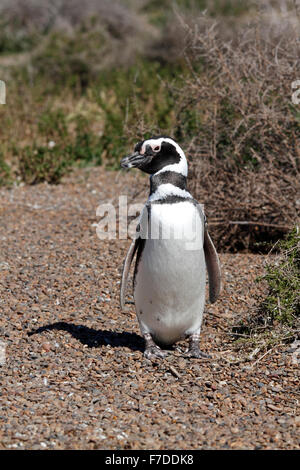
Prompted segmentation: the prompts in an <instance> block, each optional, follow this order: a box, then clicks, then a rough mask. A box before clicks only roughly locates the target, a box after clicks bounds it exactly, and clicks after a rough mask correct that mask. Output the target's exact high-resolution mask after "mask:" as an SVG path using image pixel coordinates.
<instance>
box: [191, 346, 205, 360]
mask: <svg viewBox="0 0 300 470" xmlns="http://www.w3.org/2000/svg"><path fill="white" fill-rule="evenodd" d="M185 356H186V357H195V358H197V359H201V358H203V359H211V356H210V355H209V354H205V353H204V352H202V351H200V349H199V346H193V347H192V348H189V349H188V350H187V352H186V353H185Z"/></svg>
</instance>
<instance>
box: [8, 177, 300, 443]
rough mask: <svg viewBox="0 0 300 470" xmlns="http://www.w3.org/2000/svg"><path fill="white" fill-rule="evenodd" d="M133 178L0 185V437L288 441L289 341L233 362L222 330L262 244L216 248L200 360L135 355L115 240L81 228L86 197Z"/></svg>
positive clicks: (103, 195) (294, 389) (130, 190)
mask: <svg viewBox="0 0 300 470" xmlns="http://www.w3.org/2000/svg"><path fill="white" fill-rule="evenodd" d="M137 184H138V189H140V188H143V185H145V186H146V185H147V180H146V179H138V180H137V179H136V175H134V174H132V173H129V174H126V175H125V174H121V173H118V174H116V173H105V172H104V171H103V170H102V169H93V170H90V171H88V170H85V171H82V170H80V171H78V173H76V174H74V175H73V176H72V177H71V178H70V179H69V180H66V181H65V182H64V184H62V185H59V186H49V185H46V184H42V185H38V186H35V187H20V188H15V189H12V190H3V189H2V190H1V191H0V197H1V206H0V217H1V226H0V241H1V256H0V309H1V317H0V339H1V340H2V342H3V343H4V344H5V346H6V362H5V363H3V364H2V366H0V373H1V410H0V422H1V425H0V446H1V445H2V447H3V448H9V449H11V448H13V449H14V448H16V449H48V448H49V449H71V448H74V449H93V448H100V449H101V448H103V449H124V448H125V449H176V448H181V449H199V448H203V449H212V448H217V449H223V448H225V449H226V448H227V449H242V448H244V449H254V448H274V449H295V448H299V441H300V439H299V435H300V432H299V430H300V428H299V425H300V418H299V398H300V394H299V367H298V366H297V361H295V360H294V357H293V354H292V352H291V350H290V346H288V345H285V346H279V347H277V348H274V349H273V350H272V351H271V352H270V353H269V354H267V355H266V356H263V352H259V353H258V354H257V356H256V357H255V360H253V361H252V362H247V361H245V356H243V355H242V353H241V352H239V351H238V350H237V349H236V348H235V347H234V345H233V343H232V336H231V334H230V333H231V326H232V324H234V323H235V322H237V321H238V320H239V319H240V318H242V316H244V315H247V313H248V312H249V309H250V308H251V306H252V305H253V303H254V302H255V301H254V296H255V295H256V294H257V293H259V291H258V289H260V288H261V287H259V286H258V284H256V283H254V279H255V278H256V276H257V275H259V274H261V273H262V271H263V261H264V257H262V256H258V255H245V254H238V255H229V254H226V255H221V261H222V265H223V272H224V276H225V287H224V292H223V295H222V297H221V299H220V300H219V301H218V302H217V304H215V305H214V306H211V305H209V304H208V305H207V308H206V317H205V323H204V326H203V331H202V337H201V347H202V350H203V351H205V352H207V353H209V354H210V355H211V356H212V359H210V360H205V361H204V360H196V359H189V360H188V359H185V358H183V356H182V354H181V352H180V350H176V351H173V352H171V353H170V355H169V356H168V357H167V359H165V360H163V361H162V362H161V363H159V364H152V363H150V362H149V361H147V360H145V359H144V358H143V354H142V351H143V340H142V339H141V337H140V335H139V329H138V326H137V321H136V319H135V315H134V312H133V309H132V308H130V309H129V312H128V313H123V314H121V313H120V310H119V300H118V289H119V283H120V272H121V263H122V260H123V258H124V255H125V252H126V249H127V247H128V243H129V241H128V240H116V241H100V240H99V239H98V238H97V237H96V234H95V223H96V222H97V221H98V220H97V217H96V208H97V206H98V204H99V203H100V202H107V200H109V201H111V202H113V203H116V202H117V199H118V196H119V195H120V194H128V195H129V196H130V198H134V195H135V194H136V189H135V188H136V187H137ZM146 194H147V189H145V190H144V191H143V193H142V194H140V196H139V199H140V200H143V199H145V195H146ZM3 343H2V344H3ZM184 347H185V343H181V344H179V348H181V349H182V350H183V349H184ZM256 361H258V362H256ZM2 362H4V361H3V360H2ZM297 413H298V416H297Z"/></svg>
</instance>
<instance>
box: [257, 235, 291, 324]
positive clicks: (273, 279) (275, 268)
mask: <svg viewBox="0 0 300 470" xmlns="http://www.w3.org/2000/svg"><path fill="white" fill-rule="evenodd" d="M278 245H279V250H280V256H279V258H277V260H276V261H275V262H272V263H270V264H268V265H267V267H266V274H265V275H264V276H263V277H262V278H261V279H262V280H265V281H266V282H267V284H268V295H267V296H266V298H265V299H264V301H263V302H262V305H261V308H262V311H263V312H265V315H266V317H267V318H268V321H269V323H271V324H273V323H274V322H280V323H284V324H287V325H289V326H293V325H295V324H296V322H299V319H300V318H299V317H300V293H299V285H300V236H299V228H295V229H294V230H293V231H292V232H291V233H290V234H289V235H288V236H287V237H286V238H285V239H284V240H282V241H280V242H279V244H278Z"/></svg>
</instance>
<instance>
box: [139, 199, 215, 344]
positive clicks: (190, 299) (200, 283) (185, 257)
mask: <svg viewBox="0 0 300 470" xmlns="http://www.w3.org/2000/svg"><path fill="white" fill-rule="evenodd" d="M159 224H160V227H161V230H160V231H159V238H158V239H154V238H153V237H154V236H155V235H154V234H153V231H155V229H156V228H157V226H158V225H159ZM172 227H173V228H174V232H173V235H171V239H168V237H166V238H165V239H164V235H168V233H170V228H171V232H172ZM189 227H190V228H189ZM192 227H193V228H192ZM191 228H192V231H193V234H194V235H193V234H192V235H191V231H190V230H191ZM174 234H175V235H174ZM195 234H196V236H197V242H196V241H195V239H194V240H192V238H193V236H195ZM151 235H152V237H151V238H150V239H146V241H145V245H144V248H143V251H142V254H141V256H140V259H139V260H138V266H137V271H136V277H135V288H134V298H135V305H136V313H137V316H138V319H139V323H140V327H141V330H142V333H143V334H145V333H151V335H152V336H153V337H154V339H156V340H157V341H158V342H160V343H164V344H172V343H174V342H176V341H177V340H179V339H180V338H183V337H184V336H185V335H188V334H191V333H194V332H196V331H198V330H199V329H200V327H201V323H202V316H203V309H204V301H205V276H206V270H205V257H204V250H203V226H202V221H201V219H200V217H199V213H198V210H197V208H196V207H195V206H194V205H193V204H192V203H190V202H179V203H175V204H151ZM176 238H177V239H176Z"/></svg>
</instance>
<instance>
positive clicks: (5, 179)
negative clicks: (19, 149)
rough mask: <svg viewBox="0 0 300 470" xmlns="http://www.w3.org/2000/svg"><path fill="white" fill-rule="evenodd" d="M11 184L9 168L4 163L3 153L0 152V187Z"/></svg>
mask: <svg viewBox="0 0 300 470" xmlns="http://www.w3.org/2000/svg"><path fill="white" fill-rule="evenodd" d="M10 183H11V174H10V167H9V166H8V165H7V163H6V162H5V161H4V157H3V153H2V152H1V150H0V186H6V185H9V184H10Z"/></svg>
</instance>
